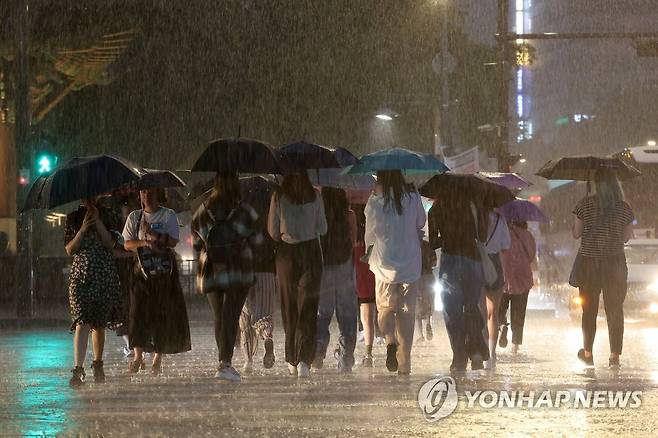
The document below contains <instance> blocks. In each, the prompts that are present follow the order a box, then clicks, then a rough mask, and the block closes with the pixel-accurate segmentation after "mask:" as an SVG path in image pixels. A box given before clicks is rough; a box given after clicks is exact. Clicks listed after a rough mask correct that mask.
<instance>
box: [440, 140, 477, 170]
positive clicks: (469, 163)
mask: <svg viewBox="0 0 658 438" xmlns="http://www.w3.org/2000/svg"><path fill="white" fill-rule="evenodd" d="M445 164H446V166H448V167H449V168H450V171H451V172H453V173H476V172H479V171H480V151H479V149H478V147H477V146H476V147H474V148H472V149H469V150H467V151H464V152H462V153H461V154H457V155H454V156H452V157H446V158H445Z"/></svg>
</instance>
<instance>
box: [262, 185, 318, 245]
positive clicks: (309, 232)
mask: <svg viewBox="0 0 658 438" xmlns="http://www.w3.org/2000/svg"><path fill="white" fill-rule="evenodd" d="M267 230H268V232H269V233H270V236H272V239H274V240H276V241H283V242H285V243H292V244H294V243H301V242H306V241H308V240H313V239H317V238H318V237H320V236H322V235H324V234H325V233H326V232H327V218H326V217H325V215H324V202H323V200H322V195H321V194H320V193H319V192H317V191H316V194H315V200H314V201H313V202H308V203H306V204H294V203H292V202H290V201H289V200H288V199H287V198H286V197H285V196H284V195H280V194H278V193H274V194H273V195H272V199H271V201H270V214H269V217H268V221H267Z"/></svg>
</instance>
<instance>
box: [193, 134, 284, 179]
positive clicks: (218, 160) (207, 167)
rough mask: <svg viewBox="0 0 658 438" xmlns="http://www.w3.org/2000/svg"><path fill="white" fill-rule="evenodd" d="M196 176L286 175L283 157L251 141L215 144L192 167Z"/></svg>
mask: <svg viewBox="0 0 658 438" xmlns="http://www.w3.org/2000/svg"><path fill="white" fill-rule="evenodd" d="M192 172H235V173H282V166H281V163H280V156H279V153H278V152H277V151H276V150H275V149H274V148H273V147H272V146H270V145H268V144H267V143H265V142H262V141H260V140H254V139H250V138H243V137H237V138H223V139H220V140H215V141H213V142H211V143H210V144H209V145H208V147H206V150H204V151H203V153H202V154H201V156H200V157H199V158H198V159H197V160H196V162H195V163H194V165H193V166H192Z"/></svg>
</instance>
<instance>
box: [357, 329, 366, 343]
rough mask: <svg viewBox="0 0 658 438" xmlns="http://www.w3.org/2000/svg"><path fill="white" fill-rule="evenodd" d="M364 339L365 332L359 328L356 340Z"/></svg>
mask: <svg viewBox="0 0 658 438" xmlns="http://www.w3.org/2000/svg"><path fill="white" fill-rule="evenodd" d="M365 339H366V335H365V332H364V331H363V330H361V331H360V332H359V333H358V334H357V335H356V342H357V343H359V342H363V341H364V340H365Z"/></svg>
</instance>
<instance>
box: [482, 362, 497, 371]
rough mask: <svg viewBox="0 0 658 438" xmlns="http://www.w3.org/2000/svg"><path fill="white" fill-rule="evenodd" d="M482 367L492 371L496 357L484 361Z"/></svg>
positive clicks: (494, 367)
mask: <svg viewBox="0 0 658 438" xmlns="http://www.w3.org/2000/svg"><path fill="white" fill-rule="evenodd" d="M484 369H485V370H487V371H493V370H495V369H496V359H489V360H485V361H484Z"/></svg>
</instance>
